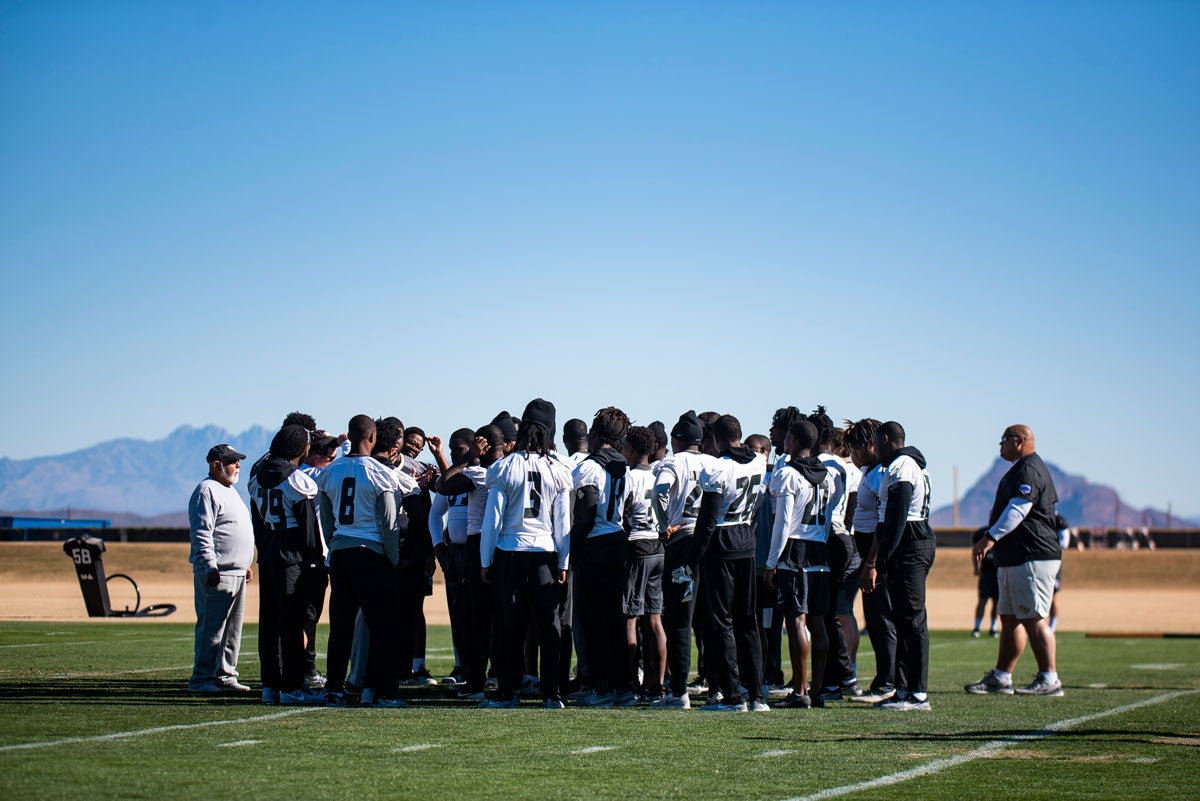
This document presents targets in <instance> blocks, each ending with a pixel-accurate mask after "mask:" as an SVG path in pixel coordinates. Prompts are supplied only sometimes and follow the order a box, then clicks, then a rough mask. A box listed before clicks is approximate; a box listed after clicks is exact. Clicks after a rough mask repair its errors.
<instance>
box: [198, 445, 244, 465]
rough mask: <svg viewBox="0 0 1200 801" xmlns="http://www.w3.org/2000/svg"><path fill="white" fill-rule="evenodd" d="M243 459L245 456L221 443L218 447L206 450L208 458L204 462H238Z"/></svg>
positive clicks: (214, 446)
mask: <svg viewBox="0 0 1200 801" xmlns="http://www.w3.org/2000/svg"><path fill="white" fill-rule="evenodd" d="M245 458H246V454H244V453H238V452H237V451H235V450H234V449H233V448H232V447H230V446H229V445H226V444H225V443H223V442H222V443H221V444H220V445H213V446H212V447H211V448H209V449H208V458H207V459H205V461H206V462H240V461H241V460H242V459H245Z"/></svg>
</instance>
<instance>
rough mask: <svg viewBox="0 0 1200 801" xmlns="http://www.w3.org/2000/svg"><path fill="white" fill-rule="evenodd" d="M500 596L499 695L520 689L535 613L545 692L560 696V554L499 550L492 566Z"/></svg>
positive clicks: (495, 589)
mask: <svg viewBox="0 0 1200 801" xmlns="http://www.w3.org/2000/svg"><path fill="white" fill-rule="evenodd" d="M489 578H490V579H491V581H492V589H493V592H494V593H495V602H496V648H495V651H496V660H495V662H496V680H497V683H498V685H499V688H498V697H499V698H501V699H508V698H512V697H514V696H515V695H516V694H517V692H518V691H519V690H520V689H521V678H522V675H523V674H524V672H525V671H524V666H525V654H524V651H525V632H526V629H527V628H528V624H529V617H530V615H531V614H532V615H533V618H534V620H535V621H536V623H537V627H538V633H539V637H540V641H541V652H542V653H541V670H540V671H539V678H540V680H541V686H542V693H543V694H544V695H545V696H546V697H547V698H549V697H557V696H558V655H559V647H560V643H559V640H560V632H559V627H558V599H559V592H560V587H559V584H558V554H556V553H553V552H542V551H501V550H497V551H496V553H495V557H494V559H493V561H492V569H491V571H490V572H489Z"/></svg>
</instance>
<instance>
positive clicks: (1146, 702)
mask: <svg viewBox="0 0 1200 801" xmlns="http://www.w3.org/2000/svg"><path fill="white" fill-rule="evenodd" d="M1197 692H1200V690H1182V691H1180V692H1174V693H1167V694H1166V695H1156V696H1155V697H1153V698H1146V699H1143V700H1141V701H1136V702H1134V703H1132V704H1126V705H1125V706H1118V707H1114V708H1112V709H1106V710H1104V711H1103V712H1093V713H1092V714H1090V715H1084V716H1083V717H1078V718H1070V719H1069V720H1060V721H1058V722H1057V723H1051V724H1049V725H1048V726H1046V727H1044V728H1041V729H1037V730H1036V731H1031V732H1029V733H1027V734H1018V735H1015V736H1013V737H1006V738H1004V739H1003V740H992V741H991V742H990V743H984V744H983V745H981V746H980V747H979V748H976V749H974V750H973V751H968V752H967V753H965V754H959V755H957V756H952V757H946V758H945V759H935V760H933V761H932V762H926V763H925V764H924V765H921V766H919V767H916V768H911V769H909V770H902V771H899V772H897V773H890V774H888V775H887V776H880V777H879V778H877V779H868V780H867V781H863V782H858V783H857V784H846V785H843V786H841V787H830V788H829V789H827V790H820V791H818V792H815V793H812V794H811V795H802V796H797V797H795V798H789V799H787V800H786V801H817V799H821V798H836V797H837V796H839V795H847V794H849V793H857V792H858V791H859V790H867V789H871V788H874V787H888V786H890V785H893V784H899V783H900V782H906V781H908V780H909V779H917V778H920V777H922V776H929V775H932V774H934V773H941V772H942V771H943V770H945V769H946V768H953V767H955V766H957V765H962V764H964V763H967V762H974V761H975V760H977V759H984V758H985V757H990V756H992V755H993V754H995V753H998V752H1000V751H1003V750H1004V749H1005V748H1007V747H1008V746H1010V745H1016V744H1018V743H1025V742H1031V741H1036V740H1042V739H1045V738H1047V737H1052V736H1053V735H1054V734H1055V733H1056V732H1060V731H1066V730H1068V729H1071V728H1074V727H1075V726H1078V725H1079V724H1080V723H1088V722H1090V721H1093V720H1097V719H1099V718H1106V717H1108V716H1109V715H1119V714H1121V713H1122V712H1130V711H1132V710H1134V709H1141V708H1142V707H1144V706H1151V705H1153V704H1161V703H1162V702H1163V701H1171V700H1173V699H1175V698H1179V697H1180V696H1184V695H1194V694H1195V693H1197Z"/></svg>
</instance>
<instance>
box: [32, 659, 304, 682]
mask: <svg viewBox="0 0 1200 801" xmlns="http://www.w3.org/2000/svg"><path fill="white" fill-rule="evenodd" d="M318 656H320V654H318ZM257 661H258V657H257V656H248V655H242V656H239V657H238V664H245V663H248V662H257ZM193 667H194V665H172V666H171V667H158V668H138V669H137V670H115V671H110V672H107V673H59V674H58V675H56V676H46V677H45V678H46V679H47V680H51V679H97V678H103V677H105V676H127V675H131V674H135V673H164V672H166V671H168V670H191V669H192V668H193Z"/></svg>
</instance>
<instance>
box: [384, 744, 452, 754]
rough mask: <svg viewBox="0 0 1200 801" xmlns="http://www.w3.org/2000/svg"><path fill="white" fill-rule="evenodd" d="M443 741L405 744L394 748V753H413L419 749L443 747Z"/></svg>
mask: <svg viewBox="0 0 1200 801" xmlns="http://www.w3.org/2000/svg"><path fill="white" fill-rule="evenodd" d="M441 747H442V744H441V743H418V744H417V745H405V746H401V747H399V748H393V749H392V753H393V754H413V753H416V752H417V751H428V750H429V749H430V748H441Z"/></svg>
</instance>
